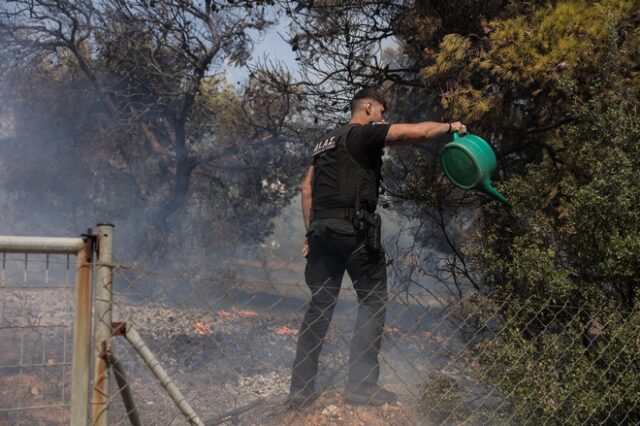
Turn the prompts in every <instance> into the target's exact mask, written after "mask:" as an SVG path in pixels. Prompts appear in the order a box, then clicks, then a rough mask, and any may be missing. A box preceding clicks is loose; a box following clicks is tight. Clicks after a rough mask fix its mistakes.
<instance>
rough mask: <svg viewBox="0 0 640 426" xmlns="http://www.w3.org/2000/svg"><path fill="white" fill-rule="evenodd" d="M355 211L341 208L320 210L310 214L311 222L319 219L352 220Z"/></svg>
mask: <svg viewBox="0 0 640 426" xmlns="http://www.w3.org/2000/svg"><path fill="white" fill-rule="evenodd" d="M355 215H356V211H355V210H354V209H353V208H349V207H342V208H336V209H320V210H314V211H313V212H312V213H311V217H312V219H313V220H320V219H353V218H354V217H355Z"/></svg>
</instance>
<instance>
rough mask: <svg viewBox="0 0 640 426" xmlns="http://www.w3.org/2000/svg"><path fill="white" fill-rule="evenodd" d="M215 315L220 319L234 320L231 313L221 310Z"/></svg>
mask: <svg viewBox="0 0 640 426" xmlns="http://www.w3.org/2000/svg"><path fill="white" fill-rule="evenodd" d="M216 315H217V316H219V317H220V318H226V319H233V318H235V315H234V314H232V313H231V312H227V311H225V310H222V309H220V310H219V311H218V312H216Z"/></svg>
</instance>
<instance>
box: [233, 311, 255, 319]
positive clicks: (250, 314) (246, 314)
mask: <svg viewBox="0 0 640 426" xmlns="http://www.w3.org/2000/svg"><path fill="white" fill-rule="evenodd" d="M238 315H240V316H241V317H242V318H256V317H257V316H258V313H257V312H254V311H249V310H240V311H238Z"/></svg>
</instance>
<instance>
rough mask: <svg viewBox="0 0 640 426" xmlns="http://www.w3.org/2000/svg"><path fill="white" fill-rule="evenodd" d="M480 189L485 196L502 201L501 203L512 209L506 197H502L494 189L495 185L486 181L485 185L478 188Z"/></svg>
mask: <svg viewBox="0 0 640 426" xmlns="http://www.w3.org/2000/svg"><path fill="white" fill-rule="evenodd" d="M478 189H480V190H481V191H482V192H484V193H485V194H487V195H489V196H490V197H493V198H495V199H496V200H498V201H500V202H501V203H503V204H505V205H507V206H509V207H511V204H510V203H509V201H507V199H506V198H505V197H504V195H502V194H501V193H499V192H498V191H497V190H496V189H495V188H494V187H493V185H491V181H489V180H485V181H484V182H483V185H482V186H481V187H480V188H478Z"/></svg>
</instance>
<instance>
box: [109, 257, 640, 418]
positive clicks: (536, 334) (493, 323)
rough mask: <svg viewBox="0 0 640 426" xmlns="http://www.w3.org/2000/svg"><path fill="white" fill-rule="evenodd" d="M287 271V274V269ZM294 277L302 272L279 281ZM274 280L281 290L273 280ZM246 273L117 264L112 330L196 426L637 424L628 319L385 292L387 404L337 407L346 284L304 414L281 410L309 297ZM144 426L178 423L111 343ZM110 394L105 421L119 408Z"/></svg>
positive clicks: (637, 323) (347, 323) (638, 397)
mask: <svg viewBox="0 0 640 426" xmlns="http://www.w3.org/2000/svg"><path fill="white" fill-rule="evenodd" d="M296 268H297V269H296ZM295 274H298V276H299V277H302V275H303V274H302V270H301V265H294V266H293V267H292V268H290V269H289V274H287V276H288V277H291V276H295ZM280 275H281V276H282V280H281V279H279V277H280ZM280 275H279V274H278V272H277V271H274V269H273V268H271V269H270V270H269V279H268V280H266V279H264V278H263V277H265V276H266V274H265V273H264V272H262V271H261V269H260V268H258V267H256V268H254V269H252V268H250V267H248V266H247V264H246V263H245V264H244V265H243V267H242V268H240V267H239V266H238V265H229V266H228V268H226V270H220V271H217V273H216V274H212V275H211V276H193V275H188V274H186V275H184V276H179V275H165V274H161V273H157V272H154V271H145V270H142V269H139V268H136V267H133V266H130V265H126V264H120V265H119V266H118V269H117V271H116V273H115V276H116V279H115V283H114V289H115V292H116V297H115V306H114V318H115V319H116V320H117V321H126V322H127V323H130V324H132V325H133V326H135V328H136V329H137V331H138V333H139V334H140V335H141V336H142V339H143V340H144V341H145V342H146V345H147V346H148V347H149V348H150V349H151V351H152V352H153V353H154V354H155V355H156V357H157V360H158V361H159V362H160V363H161V364H162V365H163V366H164V368H165V369H166V371H167V373H168V375H169V376H170V377H171V378H173V380H175V383H176V385H177V387H178V388H179V389H181V390H182V391H183V394H184V397H185V399H186V401H188V402H189V404H190V406H191V407H193V409H194V410H195V412H197V413H198V416H199V419H200V420H201V421H202V422H203V423H204V424H207V425H209V424H260V425H281V424H296V425H297V424H345V425H347V424H348V425H352V424H363V425H364V424H367V425H369V424H390V425H402V424H514V425H521V424H532V425H534V424H535V425H538V424H631V423H636V422H637V421H638V419H639V418H640V417H639V416H640V407H638V405H637V404H638V402H640V386H638V385H637V384H636V381H637V378H638V372H639V369H640V363H639V361H640V356H639V354H638V349H639V348H640V329H639V327H640V318H639V315H638V312H637V311H636V310H633V309H631V310H628V311H625V312H622V311H619V310H616V309H611V307H609V306H600V307H599V309H595V308H594V307H593V306H592V305H591V304H585V305H583V306H573V305H571V304H570V303H558V301H555V300H551V299H550V300H546V301H540V300H535V301H534V300H523V301H516V300H502V301H500V300H499V299H498V298H494V297H489V296H481V295H479V294H477V293H475V294H474V293H471V292H469V293H467V294H463V295H462V296H460V297H455V298H453V297H451V294H450V293H449V292H447V291H446V289H445V288H442V287H441V286H439V285H436V284H433V285H427V286H425V287H423V288H421V289H418V288H416V289H407V288H406V287H402V288H400V287H401V286H399V285H396V284H394V282H393V279H391V280H390V295H389V301H388V308H387V315H386V324H385V327H384V339H383V343H382V349H381V352H380V362H381V375H380V383H381V384H382V385H383V386H384V387H385V388H386V389H388V390H391V391H393V392H395V393H396V394H397V395H398V396H399V401H398V402H397V403H393V404H384V405H381V406H369V405H367V404H364V405H354V404H350V403H347V402H346V401H345V396H344V387H345V385H346V382H347V377H348V369H349V362H350V361H349V351H350V347H349V346H350V340H351V336H352V335H353V333H354V325H355V323H356V313H357V309H358V302H357V298H356V295H355V292H354V290H353V288H352V287H351V286H350V285H348V282H345V285H344V286H343V289H342V291H341V294H340V297H339V300H338V301H337V306H336V308H335V309H336V310H335V314H334V317H333V320H332V323H331V326H330V329H329V332H328V335H327V337H326V341H325V343H324V347H323V348H322V353H321V357H320V371H319V374H318V378H317V384H316V388H317V389H319V396H318V397H317V399H316V400H315V401H313V403H311V404H310V405H309V406H306V407H304V408H301V409H299V410H288V409H287V407H286V398H287V394H288V392H289V384H290V380H291V367H292V364H293V362H294V357H295V350H296V340H297V335H298V332H299V328H300V324H301V322H302V317H303V315H304V312H305V308H306V306H307V301H308V298H309V290H308V289H307V288H306V286H305V284H304V283H303V282H291V281H288V282H287V281H286V280H285V278H284V276H285V274H280ZM114 346H117V349H118V353H119V357H120V359H121V362H122V364H123V365H124V368H125V370H126V371H127V372H128V374H129V375H130V376H131V377H132V382H131V390H132V393H133V395H134V398H135V400H136V401H138V403H139V411H140V413H139V414H140V417H141V419H142V424H167V425H174V424H176V425H177V424H188V422H187V421H186V420H185V418H184V417H183V416H181V415H180V412H179V411H178V410H177V409H176V408H175V405H174V404H172V403H171V402H170V400H169V398H168V397H167V396H165V393H164V392H163V389H162V387H161V385H160V384H159V383H158V382H157V380H155V379H154V378H153V375H152V374H151V373H150V372H149V370H148V368H147V367H146V366H145V365H144V363H143V362H142V361H141V360H140V358H139V357H138V356H137V355H136V354H135V351H134V350H132V349H131V348H130V347H129V345H127V344H125V343H124V342H122V343H117V344H115V345H114ZM116 391H117V389H116V388H113V389H112V394H111V402H112V404H111V408H112V410H111V414H110V415H111V416H112V419H113V421H119V422H125V419H126V416H125V411H126V410H125V409H124V407H123V406H122V404H121V403H120V401H119V400H118V398H117V396H116Z"/></svg>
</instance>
